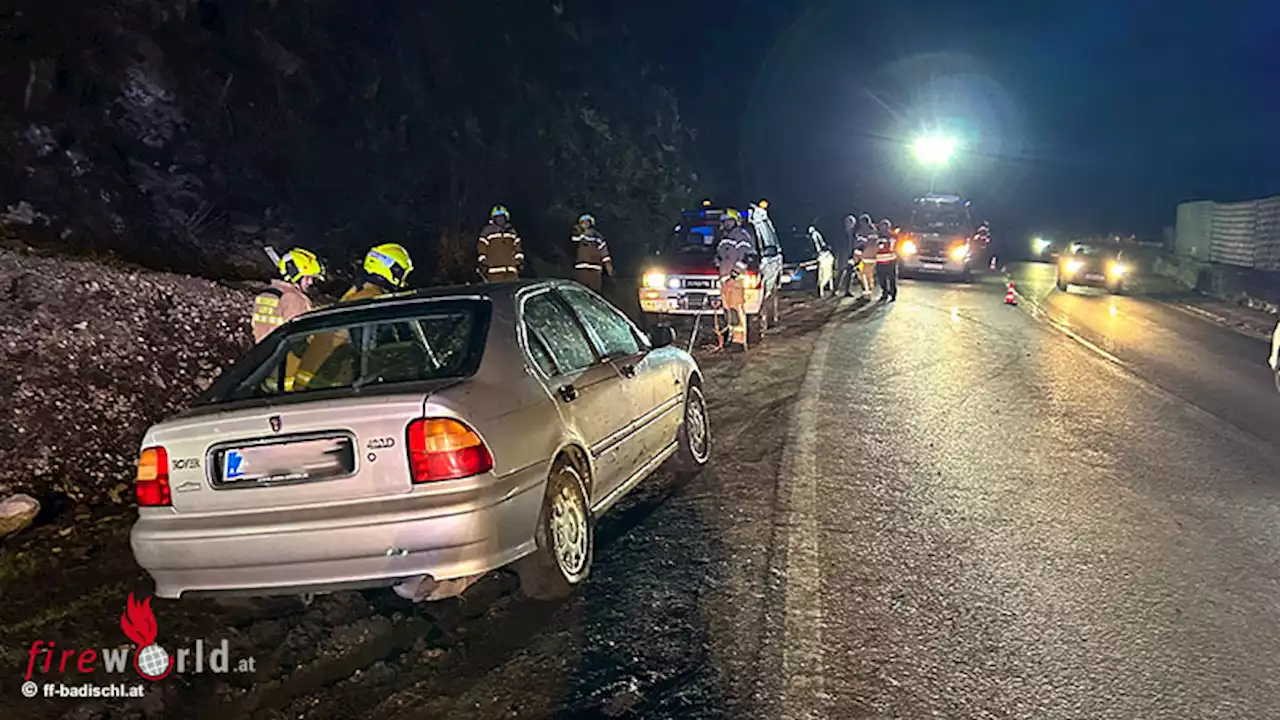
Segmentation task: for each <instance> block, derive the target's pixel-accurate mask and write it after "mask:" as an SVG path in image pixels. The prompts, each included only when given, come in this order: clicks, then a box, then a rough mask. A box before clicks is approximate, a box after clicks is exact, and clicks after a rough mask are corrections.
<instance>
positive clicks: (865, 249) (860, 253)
mask: <svg viewBox="0 0 1280 720" xmlns="http://www.w3.org/2000/svg"><path fill="white" fill-rule="evenodd" d="M875 234H876V227H875V224H874V223H872V222H871V216H870V215H868V214H867V213H863V214H862V215H861V217H859V218H858V227H857V240H855V241H854V257H855V258H857V263H858V284H859V285H861V286H862V297H864V298H869V297H871V292H872V291H873V290H875V287H876V262H875V259H876V258H875V250H876V243H875Z"/></svg>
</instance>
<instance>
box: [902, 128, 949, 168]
mask: <svg viewBox="0 0 1280 720" xmlns="http://www.w3.org/2000/svg"><path fill="white" fill-rule="evenodd" d="M955 151H956V140H955V138H949V137H943V136H940V135H925V136H924V137H921V138H917V139H916V141H915V143H914V144H912V146H911V152H912V153H914V154H915V156H916V159H917V160H919V161H920V162H921V163H923V164H925V165H946V164H947V163H948V162H950V160H951V155H952V154H953V153H955Z"/></svg>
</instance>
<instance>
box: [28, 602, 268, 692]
mask: <svg viewBox="0 0 1280 720" xmlns="http://www.w3.org/2000/svg"><path fill="white" fill-rule="evenodd" d="M120 629H121V630H123V631H124V634H125V636H126V637H128V638H129V639H130V640H132V641H133V642H134V645H135V647H134V648H133V650H132V655H133V663H132V665H133V669H134V671H135V672H137V673H138V675H140V676H142V677H143V678H144V679H146V680H163V679H164V678H165V677H168V675H169V673H171V672H174V671H177V672H178V673H180V674H182V673H188V672H191V673H196V674H203V673H205V672H212V673H219V674H222V673H231V672H237V673H245V672H249V673H251V672H254V671H256V669H257V668H256V658H253V657H242V658H240V659H239V660H238V661H237V662H236V663H235V665H234V669H233V666H232V662H231V647H230V646H231V643H230V642H229V641H228V640H226V639H223V640H222V641H220V642H218V643H217V644H216V645H215V644H213V643H209V644H208V645H206V643H205V641H204V640H202V639H198V640H196V641H195V644H194V646H191V647H181V648H178V649H177V651H176V652H174V653H173V654H170V653H169V651H168V650H166V649H165V648H164V647H163V646H161V645H160V644H158V643H157V642H156V635H157V632H158V626H157V623H156V616H155V613H154V612H152V611H151V598H150V597H146V598H144V599H143V600H142V601H138V600H136V599H135V598H134V596H133V593H129V599H128V600H127V601H126V602H125V608H124V612H123V613H121V614H120ZM130 654H131V651H130V649H129V648H128V647H114V648H103V649H101V650H95V649H74V648H64V647H60V646H58V644H57V643H55V642H54V641H52V640H36V641H35V642H33V643H31V649H30V651H29V652H28V653H27V672H26V675H25V676H24V678H23V679H24V680H30V679H31V678H32V676H33V675H37V674H39V675H50V674H55V673H61V674H66V673H76V674H79V675H90V674H93V673H97V672H104V673H108V674H123V673H124V672H125V670H126V669H127V668H128V667H129V665H130V663H129V656H130Z"/></svg>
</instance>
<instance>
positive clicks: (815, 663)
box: [779, 324, 834, 720]
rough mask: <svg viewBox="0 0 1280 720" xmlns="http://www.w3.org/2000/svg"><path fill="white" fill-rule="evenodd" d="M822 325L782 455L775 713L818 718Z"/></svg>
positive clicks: (825, 336) (825, 344) (827, 335)
mask: <svg viewBox="0 0 1280 720" xmlns="http://www.w3.org/2000/svg"><path fill="white" fill-rule="evenodd" d="M832 327H834V324H829V325H827V327H825V328H824V329H823V330H822V332H821V333H820V334H819V336H818V341H817V343H816V344H815V345H814V348H813V355H812V357H811V359H810V361H809V369H808V371H807V372H806V373H805V378H804V382H803V383H802V385H801V388H800V401H799V402H798V403H797V404H796V408H795V414H794V415H793V418H794V419H793V426H792V433H793V434H792V435H791V437H790V438H788V443H787V449H786V451H785V452H784V454H783V458H782V468H781V473H780V475H781V481H782V482H783V483H784V487H783V488H782V489H781V490H782V492H781V493H780V495H781V497H783V498H785V499H786V511H785V512H784V513H783V514H782V517H781V518H780V520H781V523H782V526H783V527H785V528H786V534H787V535H786V540H785V542H786V548H787V560H786V566H785V575H784V577H783V582H785V583H786V584H785V590H784V592H783V619H784V625H783V635H782V687H781V693H782V697H781V698H780V703H779V707H780V711H781V717H782V718H783V719H784V720H793V719H795V720H800V719H808V718H822V717H824V716H825V713H823V712H822V707H823V702H824V698H825V697H826V695H825V694H824V692H823V675H824V669H823V657H822V593H821V587H822V571H821V564H820V558H819V555H818V466H817V457H818V449H819V448H818V427H817V425H818V418H819V416H820V413H819V408H820V399H821V393H822V376H823V372H824V368H825V367H826V362H827V354H828V351H829V349H830V346H831V332H832V331H831V328H832Z"/></svg>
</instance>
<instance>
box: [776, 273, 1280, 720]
mask: <svg viewBox="0 0 1280 720" xmlns="http://www.w3.org/2000/svg"><path fill="white" fill-rule="evenodd" d="M1051 272H1052V269H1051V268H1050V273H1051ZM1043 275H1044V273H1043V272H1042V271H1040V270H1039V269H1038V268H1032V269H1029V270H1027V274H1026V275H1024V280H1028V282H1025V283H1024V288H1026V289H1027V290H1028V291H1029V295H1031V296H1033V297H1037V298H1038V302H1039V303H1040V304H1041V306H1042V307H1043V308H1045V310H1044V311H1043V313H1044V314H1052V315H1054V316H1055V317H1056V319H1057V322H1058V323H1059V325H1061V326H1065V327H1067V328H1068V329H1071V328H1075V330H1072V332H1074V333H1076V334H1075V335H1074V336H1073V335H1071V334H1068V333H1067V332H1064V331H1063V330H1062V329H1060V328H1059V327H1054V326H1051V325H1049V324H1048V323H1046V322H1044V321H1043V320H1042V319H1040V318H1038V317H1036V315H1037V313H1036V312H1032V311H1033V310H1036V308H1034V307H1030V306H1029V305H1030V303H1028V302H1024V303H1023V304H1022V305H1021V306H1019V307H1018V308H1013V307H1008V306H1005V305H1003V303H1002V299H1003V298H1002V294H1003V293H1002V290H1003V288H1002V287H1001V286H999V285H998V284H995V283H989V284H987V285H975V286H963V285H945V284H922V283H913V284H908V285H906V286H905V287H904V289H903V292H902V296H901V300H900V301H899V302H898V303H896V304H894V305H892V306H890V307H886V308H881V309H879V310H877V311H876V313H875V314H873V315H872V316H870V317H869V318H867V319H866V320H864V321H862V322H854V323H847V324H839V325H833V326H830V327H829V328H828V329H827V331H825V332H824V333H823V335H822V337H821V339H820V340H819V341H818V342H817V343H816V348H815V351H814V361H813V364H812V365H811V366H810V369H809V373H808V375H807V377H806V380H805V383H806V390H807V392H806V393H804V394H802V397H801V400H800V402H799V405H798V412H797V413H796V415H795V417H794V419H793V422H792V427H791V436H790V437H791V440H790V442H789V446H788V451H787V456H786V457H787V459H786V461H784V473H783V474H782V477H781V478H780V480H779V482H780V488H779V495H780V497H783V498H786V499H787V503H788V510H789V512H788V513H787V514H786V516H785V517H786V522H785V524H784V526H785V528H786V532H785V534H784V535H785V538H784V543H783V544H784V545H785V546H786V547H787V548H789V549H790V552H788V553H787V558H786V560H785V562H784V563H783V565H784V576H785V586H784V589H783V591H782V593H781V602H782V605H783V609H782V611H781V612H782V615H783V616H784V617H785V619H786V622H785V625H784V632H783V634H782V637H781V638H780V639H779V640H778V642H777V646H776V647H775V648H774V649H773V652H771V653H766V657H774V658H780V659H778V660H777V667H778V668H780V670H781V672H780V673H779V674H778V677H779V682H777V683H775V685H774V687H772V688H771V693H770V697H772V698H774V699H775V705H774V706H773V709H774V710H775V714H780V715H781V716H783V717H815V718H817V717H895V718H922V717H948V718H979V717H1016V718H1166V717H1167V718H1224V719H1226V718H1232V719H1235V718H1270V717H1276V716H1277V715H1278V714H1280V672H1278V671H1280V656H1278V655H1277V648H1280V623H1277V620H1280V612H1277V604H1276V598H1277V597H1280V569H1278V565H1277V560H1280V476H1278V475H1277V472H1276V469H1277V468H1280V447H1278V444H1277V439H1278V438H1280V396H1277V395H1276V393H1275V390H1274V388H1273V387H1272V386H1271V384H1270V379H1269V378H1268V377H1267V375H1266V373H1265V371H1262V372H1260V371H1259V363H1260V362H1262V361H1263V360H1264V359H1265V355H1266V353H1265V345H1263V344H1262V343H1260V341H1257V340H1252V339H1248V338H1243V337H1239V336H1236V335H1234V334H1233V333H1231V331H1228V330H1222V329H1220V328H1217V327H1215V326H1213V325H1211V324H1210V323H1207V322H1204V321H1203V320H1199V319H1197V318H1191V317H1184V316H1182V315H1181V314H1180V313H1178V312H1176V311H1173V310H1168V309H1164V308H1161V307H1159V306H1158V304H1157V303H1155V302H1154V301H1151V300H1147V299H1142V298H1117V299H1114V300H1113V299H1111V298H1108V297H1083V296H1076V295H1071V296H1067V297H1059V296H1057V295H1056V294H1052V293H1048V292H1047V291H1043V292H1042V291H1041V290H1040V289H1037V288H1038V287H1039V285H1038V284H1037V280H1043V277H1042V276H1043ZM1048 277H1049V282H1050V284H1051V283H1052V278H1051V275H1049V276H1048ZM1113 305H1114V306H1115V307H1117V308H1118V310H1117V312H1116V313H1114V314H1113V313H1112V311H1111V307H1112V306H1113ZM1090 336H1091V337H1092V338H1093V339H1089V337H1090ZM1082 340H1083V341H1084V342H1081V341H1082ZM1099 346H1101V347H1099ZM1259 350H1261V351H1262V352H1261V354H1259ZM1117 361H1119V362H1117Z"/></svg>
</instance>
